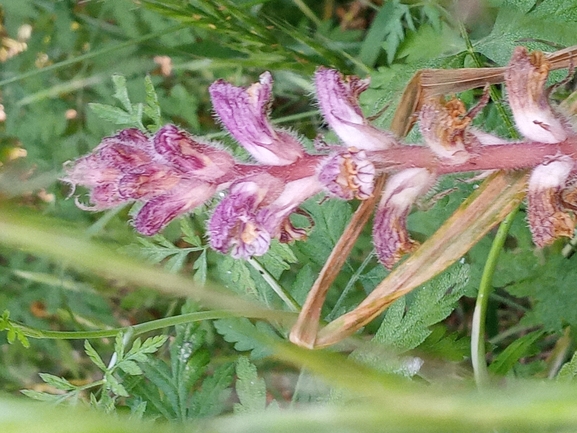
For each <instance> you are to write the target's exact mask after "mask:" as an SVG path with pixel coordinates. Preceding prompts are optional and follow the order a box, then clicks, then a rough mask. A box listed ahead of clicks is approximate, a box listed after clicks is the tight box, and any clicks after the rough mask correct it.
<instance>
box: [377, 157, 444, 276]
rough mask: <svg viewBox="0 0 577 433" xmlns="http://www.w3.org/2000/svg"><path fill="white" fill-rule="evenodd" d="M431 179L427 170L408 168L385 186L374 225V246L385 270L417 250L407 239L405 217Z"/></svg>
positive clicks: (415, 245) (392, 177)
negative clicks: (405, 255)
mask: <svg viewBox="0 0 577 433" xmlns="http://www.w3.org/2000/svg"><path fill="white" fill-rule="evenodd" d="M434 179H435V176H434V175H433V174H432V173H430V172H429V171H428V170H427V169H424V168H408V169H405V170H402V171H400V172H398V173H396V174H394V175H393V176H391V178H390V179H389V180H388V182H387V184H386V185H385V189H384V191H383V195H382V197H381V202H380V203H379V206H378V208H377V211H376V214H375V220H374V223H373V242H374V244H375V249H376V251H377V256H378V258H379V261H380V262H381V263H382V264H383V266H385V267H386V268H387V269H391V268H392V267H393V266H394V264H395V263H396V262H398V261H399V260H400V259H401V257H402V256H403V255H404V254H406V253H411V252H413V251H414V250H415V249H416V248H417V247H418V246H419V244H418V243H417V242H415V241H413V240H412V239H411V238H410V237H409V233H408V231H407V216H408V214H409V211H410V209H411V207H412V205H413V203H414V202H415V201H416V200H417V198H418V197H419V196H420V195H421V194H423V193H425V192H426V191H427V190H428V189H429V188H430V187H431V185H432V184H433V182H434Z"/></svg>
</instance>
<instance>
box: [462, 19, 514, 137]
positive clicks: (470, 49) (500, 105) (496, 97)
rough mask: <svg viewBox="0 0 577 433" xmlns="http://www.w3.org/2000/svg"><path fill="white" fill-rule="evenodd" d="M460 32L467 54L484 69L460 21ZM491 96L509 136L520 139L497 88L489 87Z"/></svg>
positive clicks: (476, 64) (477, 65) (478, 66)
mask: <svg viewBox="0 0 577 433" xmlns="http://www.w3.org/2000/svg"><path fill="white" fill-rule="evenodd" d="M459 31H460V32H461V37H462V38H463V40H464V41H465V45H466V46H467V52H468V53H469V55H470V56H471V59H473V63H475V66H476V67H477V68H482V67H483V66H484V65H483V63H482V62H481V60H479V56H477V53H476V51H475V48H474V47H473V44H472V42H471V39H470V38H469V34H468V33H467V29H466V28H465V25H464V24H463V23H462V22H461V21H459ZM489 95H490V96H491V100H492V101H493V103H494V104H495V107H496V108H497V112H498V113H499V117H501V120H503V123H504V124H505V126H506V127H507V131H508V133H509V135H510V136H511V137H512V138H519V134H518V133H517V129H515V125H513V122H512V121H511V117H510V116H509V115H508V114H507V111H506V110H505V107H504V106H503V103H502V102H501V96H500V95H499V94H498V92H497V89H496V88H495V86H489Z"/></svg>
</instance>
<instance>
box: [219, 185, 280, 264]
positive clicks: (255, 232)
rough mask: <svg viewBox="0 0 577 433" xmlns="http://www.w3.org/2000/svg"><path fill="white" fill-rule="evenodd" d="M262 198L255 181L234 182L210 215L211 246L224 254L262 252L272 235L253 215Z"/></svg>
mask: <svg viewBox="0 0 577 433" xmlns="http://www.w3.org/2000/svg"><path fill="white" fill-rule="evenodd" d="M263 199H264V196H263V194H262V193H261V187H260V186H259V185H258V184H257V183H256V182H244V181H243V182H239V183H237V184H234V185H233V186H232V187H231V188H230V193H229V195H228V196H226V197H225V198H224V199H223V200H222V201H221V202H220V203H219V204H218V206H217V207H216V208H215V210H214V213H213V214H212V216H211V218H210V221H209V224H208V231H209V233H210V246H211V247H212V248H213V249H214V250H216V251H219V252H221V253H224V254H226V253H227V252H228V251H229V250H232V253H233V255H234V257H237V258H249V257H251V256H253V255H262V254H264V253H265V252H266V251H267V250H268V247H269V244H270V238H271V237H270V234H269V233H267V232H266V230H264V229H263V227H262V225H261V224H258V223H257V221H256V219H255V214H256V210H257V208H258V206H259V205H260V203H261V202H262V200H263Z"/></svg>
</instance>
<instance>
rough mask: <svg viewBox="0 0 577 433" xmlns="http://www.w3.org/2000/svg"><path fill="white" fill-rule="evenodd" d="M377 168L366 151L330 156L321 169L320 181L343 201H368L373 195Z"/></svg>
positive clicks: (350, 149)
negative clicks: (356, 199) (368, 157)
mask: <svg viewBox="0 0 577 433" xmlns="http://www.w3.org/2000/svg"><path fill="white" fill-rule="evenodd" d="M374 179H375V166H374V165H373V164H372V163H371V162H370V161H369V160H368V159H367V155H366V153H365V151H363V150H360V151H353V150H352V148H349V151H348V152H342V153H339V154H337V155H333V156H329V157H328V158H327V159H326V160H325V161H324V163H323V164H322V165H321V166H320V167H319V180H320V182H321V183H322V184H324V185H325V188H326V189H327V190H328V191H329V192H330V193H331V194H333V195H335V196H337V197H339V198H342V199H343V200H352V199H353V198H358V199H359V200H366V199H368V198H369V197H371V196H372V194H373V182H374Z"/></svg>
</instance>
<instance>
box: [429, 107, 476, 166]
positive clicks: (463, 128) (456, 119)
mask: <svg viewBox="0 0 577 433" xmlns="http://www.w3.org/2000/svg"><path fill="white" fill-rule="evenodd" d="M466 114H467V110H466V108H465V104H463V102H461V101H460V100H459V99H456V98H453V99H450V100H449V101H445V100H444V99H443V98H430V99H429V100H427V101H426V102H425V103H424V104H423V107H422V108H421V111H420V113H419V127H420V129H421V134H423V138H424V139H425V143H427V145H428V146H429V148H430V149H431V150H432V151H433V152H434V153H435V154H436V155H437V156H439V157H440V158H443V159H445V160H450V161H451V162H452V163H455V164H461V163H464V162H466V161H467V160H468V159H469V157H470V155H469V152H468V149H470V148H471V147H473V146H475V145H479V144H480V143H479V142H478V141H477V140H476V138H475V136H474V135H473V134H472V133H470V132H469V131H468V127H469V125H470V124H471V121H472V119H471V118H470V117H468V116H467V115H466Z"/></svg>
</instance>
